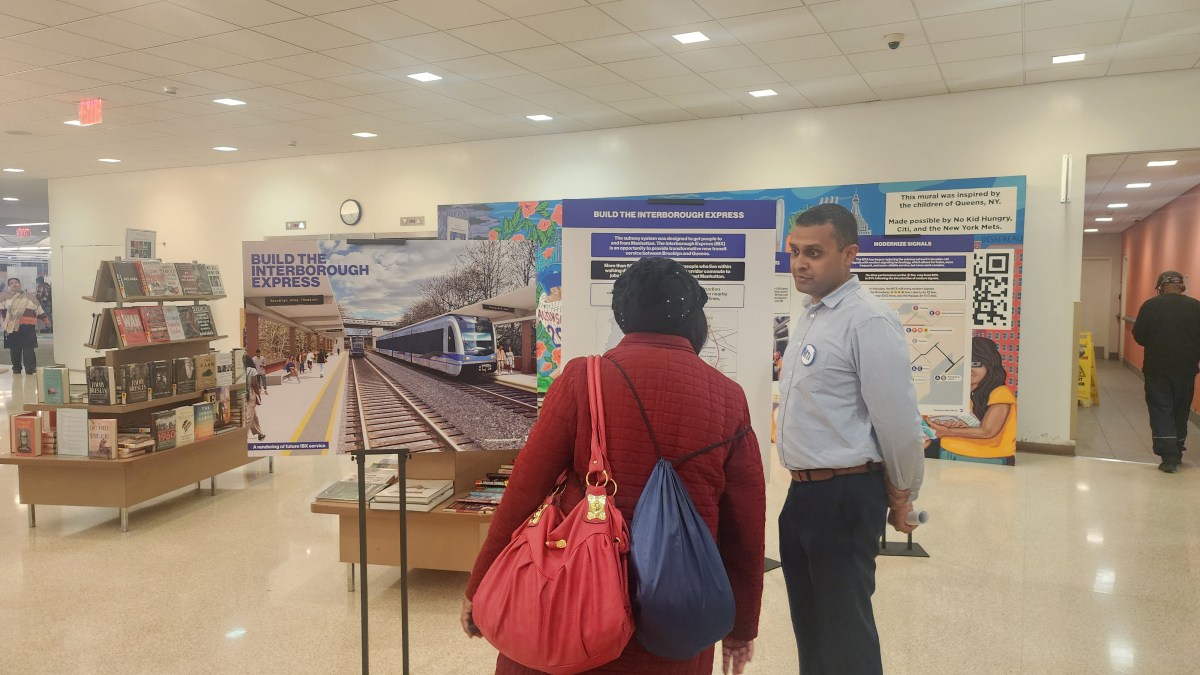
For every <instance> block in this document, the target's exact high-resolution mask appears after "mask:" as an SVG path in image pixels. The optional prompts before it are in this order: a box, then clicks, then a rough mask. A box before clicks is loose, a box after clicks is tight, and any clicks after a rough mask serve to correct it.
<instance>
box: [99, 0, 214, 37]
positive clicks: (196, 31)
mask: <svg viewBox="0 0 1200 675" xmlns="http://www.w3.org/2000/svg"><path fill="white" fill-rule="evenodd" d="M110 16H112V17H113V18H117V19H121V20H123V21H128V22H130V23H136V24H138V25H139V26H145V27H147V28H153V29H154V30H158V31H162V32H164V33H167V34H170V35H178V36H179V37H181V38H186V39H194V38H198V37H204V36H205V35H213V34H215V33H225V32H228V31H231V30H237V29H238V26H236V25H234V24H231V23H229V22H227V21H222V20H220V19H215V18H213V17H211V16H208V15H206V14H201V13H200V12H196V11H192V10H190V9H187V8H186V7H180V6H179V5H174V4H171V3H169V2H156V3H154V4H150V5H142V6H140V7H134V8H132V9H126V10H123V11H120V12H114V13H113V14H111V15H110Z"/></svg>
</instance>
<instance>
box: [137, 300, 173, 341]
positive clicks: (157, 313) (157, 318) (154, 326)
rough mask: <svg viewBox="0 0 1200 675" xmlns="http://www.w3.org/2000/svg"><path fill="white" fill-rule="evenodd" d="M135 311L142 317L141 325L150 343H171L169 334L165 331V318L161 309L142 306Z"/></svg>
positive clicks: (154, 306) (156, 306)
mask: <svg viewBox="0 0 1200 675" xmlns="http://www.w3.org/2000/svg"><path fill="white" fill-rule="evenodd" d="M137 309H138V312H139V313H140V314H141V315H142V325H143V326H145V328H146V337H147V339H149V340H150V342H170V341H171V333H170V331H168V330H167V318H166V315H165V313H164V312H163V308H162V307H160V306H158V305H143V306H141V307H138V308H137Z"/></svg>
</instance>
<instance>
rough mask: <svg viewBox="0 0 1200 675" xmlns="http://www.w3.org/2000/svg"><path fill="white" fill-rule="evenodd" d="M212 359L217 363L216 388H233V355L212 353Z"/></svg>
mask: <svg viewBox="0 0 1200 675" xmlns="http://www.w3.org/2000/svg"><path fill="white" fill-rule="evenodd" d="M213 359H214V360H215V361H216V363H217V386H218V387H231V386H233V354H231V353H229V352H215V353H213Z"/></svg>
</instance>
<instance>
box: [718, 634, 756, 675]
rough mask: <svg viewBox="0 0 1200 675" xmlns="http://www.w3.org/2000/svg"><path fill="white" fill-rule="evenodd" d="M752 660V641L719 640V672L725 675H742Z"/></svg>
mask: <svg viewBox="0 0 1200 675" xmlns="http://www.w3.org/2000/svg"><path fill="white" fill-rule="evenodd" d="M752 658H754V640H735V639H734V638H728V637H727V638H725V639H724V640H721V672H723V673H725V675H742V673H744V672H746V664H747V663H750V659H752Z"/></svg>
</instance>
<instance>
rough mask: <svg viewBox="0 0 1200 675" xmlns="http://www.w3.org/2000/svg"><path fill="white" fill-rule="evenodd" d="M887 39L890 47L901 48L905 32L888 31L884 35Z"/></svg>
mask: <svg viewBox="0 0 1200 675" xmlns="http://www.w3.org/2000/svg"><path fill="white" fill-rule="evenodd" d="M883 39H884V40H887V46H888V49H899V48H900V43H901V42H902V41H903V40H904V33H888V34H887V35H884V36H883Z"/></svg>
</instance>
